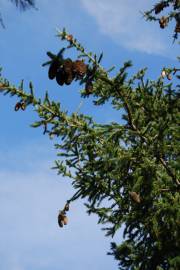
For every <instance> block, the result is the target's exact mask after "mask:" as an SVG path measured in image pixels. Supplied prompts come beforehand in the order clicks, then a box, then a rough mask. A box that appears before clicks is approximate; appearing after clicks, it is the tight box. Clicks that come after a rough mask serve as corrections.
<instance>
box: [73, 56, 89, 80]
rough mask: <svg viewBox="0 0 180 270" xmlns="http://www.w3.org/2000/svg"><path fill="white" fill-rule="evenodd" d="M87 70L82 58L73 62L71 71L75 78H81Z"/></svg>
mask: <svg viewBox="0 0 180 270" xmlns="http://www.w3.org/2000/svg"><path fill="white" fill-rule="evenodd" d="M86 71H87V65H86V64H85V63H84V62H83V61H82V60H76V61H75V62H74V63H73V73H74V75H75V76H76V78H77V79H82V78H83V77H84V75H85V74H86Z"/></svg>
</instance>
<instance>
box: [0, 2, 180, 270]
mask: <svg viewBox="0 0 180 270" xmlns="http://www.w3.org/2000/svg"><path fill="white" fill-rule="evenodd" d="M18 2H19V1H18ZM167 7H171V11H170V15H169V16H170V17H169V19H168V20H170V19H171V18H174V19H175V21H176V24H178V27H179V19H177V18H179V14H180V11H179V9H180V2H179V1H161V2H159V3H157V4H156V5H155V6H154V7H153V9H152V10H151V11H148V12H145V13H144V15H145V16H146V18H147V19H148V20H158V21H159V23H160V18H159V19H158V18H157V17H156V15H157V14H159V13H160V12H162V11H163V10H164V9H166V8H167ZM166 18H167V17H166ZM160 27H161V24H160ZM161 28H163V27H161ZM175 30H177V25H176V28H175ZM177 34H178V31H175V35H176V38H178V36H177ZM57 36H58V37H59V38H61V39H62V40H66V41H67V44H68V45H67V47H65V48H62V49H61V50H60V52H59V53H58V54H57V55H56V54H53V53H51V52H48V53H47V55H48V56H49V57H50V60H49V61H48V62H47V63H45V64H43V65H44V66H45V65H49V71H48V76H49V78H50V79H55V78H56V80H57V83H58V84H59V85H60V87H61V86H62V85H63V84H67V85H68V84H71V83H72V82H73V80H77V81H79V83H80V85H82V86H83V87H84V90H82V91H81V97H82V98H88V97H89V96H92V97H93V98H94V100H93V103H94V105H95V106H101V105H103V104H105V103H106V102H108V101H109V102H110V103H111V105H112V107H113V108H114V109H115V110H118V111H120V110H121V112H122V111H123V113H121V112H120V115H121V119H122V120H123V121H121V122H120V123H116V122H112V123H111V124H98V123H96V122H94V120H93V119H92V117H90V116H89V115H84V114H79V113H72V114H71V115H69V114H68V112H64V111H62V110H61V105H60V103H59V102H56V101H54V100H50V99H49V96H48V92H47V93H46V94H45V97H44V99H43V100H41V99H39V98H37V97H36V96H35V91H34V89H33V85H32V83H30V84H29V91H25V90H24V87H23V82H21V84H20V85H19V86H18V87H15V86H13V85H12V84H11V83H10V82H9V81H8V80H6V79H4V78H3V77H2V76H1V78H0V91H1V92H2V93H4V94H9V95H10V96H18V97H19V102H18V103H17V104H16V106H15V111H17V110H25V109H26V107H27V106H33V108H34V110H35V111H36V112H37V114H38V116H39V121H37V122H35V123H34V124H33V125H32V126H33V127H40V126H41V127H42V128H43V131H44V134H47V135H48V136H49V137H50V138H51V139H52V138H54V137H58V139H59V143H57V144H56V145H55V147H56V149H57V152H58V154H57V155H58V157H59V158H58V159H57V160H56V161H55V166H54V169H56V170H57V172H58V174H61V175H63V176H67V177H69V178H71V179H72V185H73V187H74V189H75V190H76V192H75V194H74V196H73V197H72V198H70V199H69V200H67V202H66V204H65V206H64V209H63V210H61V211H60V213H59V216H58V222H59V225H60V227H63V226H64V225H66V224H67V223H68V219H67V215H66V212H67V211H69V207H70V204H71V202H73V201H74V200H77V199H78V198H87V201H88V203H86V204H85V205H86V207H87V212H88V213H89V214H91V213H96V214H97V215H98V217H99V221H98V223H100V224H106V227H103V230H105V231H106V236H112V237H113V236H114V235H115V233H116V232H117V231H118V230H119V228H121V226H122V225H124V241H123V242H122V243H121V244H116V243H114V242H112V243H111V252H109V253H108V254H111V255H114V257H115V259H116V260H118V263H119V269H126V270H128V269H134V270H140V269H141V270H146V269H147V270H155V269H156V270H157V269H158V270H160V269H171V270H173V269H180V194H179V191H180V172H179V155H178V154H179V152H180V146H179V126H178V123H179V106H180V101H179V85H178V84H177V79H179V75H178V71H179V69H178V68H174V67H173V68H169V67H167V68H164V69H163V70H162V73H161V76H160V77H159V78H158V79H157V80H156V81H153V80H150V79H147V78H146V69H142V70H140V71H138V72H137V73H136V74H134V75H133V76H131V77H130V76H128V69H129V68H130V67H131V66H132V63H131V62H126V63H124V65H123V66H122V67H121V68H120V69H119V72H118V73H117V75H116V76H115V77H110V75H109V74H110V71H111V69H110V70H105V69H104V68H103V67H102V66H101V65H100V62H101V59H102V54H101V55H100V56H99V57H98V56H97V55H95V54H93V53H91V52H90V53H88V52H86V51H85V49H84V48H83V46H82V45H81V44H80V43H78V41H77V40H76V39H75V38H74V37H73V36H72V35H70V34H68V33H67V32H66V30H65V29H63V31H62V32H60V31H59V32H58V34H57ZM70 48H75V49H76V50H77V53H78V56H77V59H76V60H72V59H70V58H65V56H64V55H65V52H66V51H68V50H69V49H70ZM166 79H168V80H166ZM107 201H108V204H109V205H108V206H107Z"/></svg>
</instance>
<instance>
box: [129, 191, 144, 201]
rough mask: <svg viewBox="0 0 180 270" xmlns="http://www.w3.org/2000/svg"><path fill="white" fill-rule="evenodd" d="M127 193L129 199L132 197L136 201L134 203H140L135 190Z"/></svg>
mask: <svg viewBox="0 0 180 270" xmlns="http://www.w3.org/2000/svg"><path fill="white" fill-rule="evenodd" d="M129 195H130V197H131V199H132V200H133V201H134V202H136V203H140V202H141V199H140V195H139V194H137V193H136V192H134V191H131V192H129Z"/></svg>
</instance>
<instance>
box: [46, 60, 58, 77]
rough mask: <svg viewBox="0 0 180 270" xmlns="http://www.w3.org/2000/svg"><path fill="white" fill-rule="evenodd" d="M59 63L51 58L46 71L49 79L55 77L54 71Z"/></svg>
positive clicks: (55, 71)
mask: <svg viewBox="0 0 180 270" xmlns="http://www.w3.org/2000/svg"><path fill="white" fill-rule="evenodd" d="M59 66H60V63H59V61H58V60H57V59H56V60H53V61H52V63H51V64H50V67H49V71H48V77H49V79H50V80H53V79H54V78H55V77H56V73H57V71H58V69H59Z"/></svg>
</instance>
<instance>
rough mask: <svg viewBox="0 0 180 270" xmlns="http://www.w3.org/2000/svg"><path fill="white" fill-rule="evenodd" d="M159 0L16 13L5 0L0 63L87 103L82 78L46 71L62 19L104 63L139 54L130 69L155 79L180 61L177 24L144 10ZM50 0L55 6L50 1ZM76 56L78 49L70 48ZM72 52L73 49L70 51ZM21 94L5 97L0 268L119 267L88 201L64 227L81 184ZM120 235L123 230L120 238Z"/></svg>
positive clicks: (98, 114)
mask: <svg viewBox="0 0 180 270" xmlns="http://www.w3.org/2000/svg"><path fill="white" fill-rule="evenodd" d="M155 2H156V1H151V0H150V1H143V0H137V1H136V5H134V0H122V1H119V0H111V1H109V0H62V1H59V0H52V1H48V0H39V1H38V0H37V7H38V11H36V10H29V11H27V12H24V13H22V12H19V11H18V10H17V9H16V8H15V7H14V6H13V5H12V4H11V2H10V1H7V0H1V1H0V10H1V12H2V15H3V19H4V23H5V25H6V29H5V30H3V29H0V65H1V66H2V67H3V75H4V76H5V77H7V78H8V79H9V80H10V81H11V82H12V83H14V84H16V85H17V84H18V83H19V82H20V80H21V79H24V81H25V85H28V82H29V81H33V83H34V86H35V89H36V95H37V96H40V97H42V96H43V94H44V92H45V90H49V94H50V97H51V98H53V99H56V100H59V101H60V102H61V104H62V108H63V109H68V111H69V112H72V111H74V110H76V109H77V107H78V105H79V103H80V95H79V90H80V89H81V88H80V87H79V86H78V84H77V83H75V84H72V85H70V86H66V87H58V86H57V84H56V82H55V81H49V80H48V78H47V68H42V67H41V64H42V63H44V62H45V61H46V60H47V56H46V51H48V50H50V51H52V52H55V53H56V52H58V50H59V49H60V48H61V47H62V46H63V43H62V42H61V41H60V40H59V39H58V38H57V37H55V35H56V28H59V29H62V28H63V27H66V28H67V30H68V31H69V32H70V33H72V34H73V35H74V36H75V37H76V38H78V40H79V41H80V42H81V43H82V44H83V45H84V46H85V48H87V49H88V50H90V51H93V52H96V53H98V54H100V53H101V51H103V52H104V59H103V62H102V64H103V66H104V67H105V68H108V67H110V66H112V65H116V67H117V68H116V71H117V70H118V68H119V67H121V65H122V64H123V62H124V61H126V60H132V61H133V63H134V66H133V68H132V72H135V71H136V70H138V69H140V68H142V67H148V76H149V77H151V78H152V79H156V78H157V77H158V76H159V75H160V72H161V69H162V67H163V66H171V67H174V66H177V61H176V55H177V54H178V45H177V44H172V38H171V36H172V29H173V27H174V25H172V26H170V29H168V30H166V29H165V30H163V31H162V30H160V29H159V27H158V25H155V24H153V23H147V22H146V21H145V20H143V19H142V15H141V14H140V10H142V11H143V10H147V9H148V8H151V7H152V5H153V3H155ZM52 4H53V5H52ZM69 55H70V56H72V57H73V58H74V59H75V58H76V53H75V51H72V52H70V54H69ZM67 56H68V54H67ZM16 102H17V99H16V98H9V97H8V96H6V97H4V96H2V95H1V96H0V121H1V133H0V216H1V222H0V243H1V245H0V269H1V270H7V269H8V270H32V269H33V270H34V269H38V270H42V269H43V270H50V269H53V270H56V269H58V270H61V269H68V270H72V269H73V270H74V269H78V270H84V269H86V270H89V269H93V270H99V269H104V270H109V269H115V268H116V269H117V263H116V262H115V261H114V258H113V257H111V256H107V255H106V252H107V251H109V248H110V242H111V241H112V239H110V238H105V237H104V232H103V231H101V226H100V225H97V217H96V216H88V215H87V213H86V209H85V207H84V206H83V201H78V202H74V203H73V204H72V206H71V210H70V212H69V220H70V221H69V224H68V225H67V226H66V227H65V228H63V229H60V228H59V227H58V225H57V214H58V210H59V209H60V208H62V207H63V206H64V203H65V201H66V200H67V199H68V198H69V197H70V196H71V195H72V194H73V193H74V192H73V189H72V188H71V184H70V180H69V179H65V178H64V179H63V178H62V177H61V176H57V175H56V172H55V171H53V170H51V169H50V168H51V167H52V166H53V161H54V159H55V157H56V153H55V150H54V147H53V141H49V139H48V138H47V137H45V136H44V135H43V134H42V130H41V129H32V128H30V127H29V126H30V124H31V123H32V122H33V121H34V120H36V119H37V116H36V114H35V113H34V112H33V111H32V108H30V107H28V108H27V110H26V111H25V112H23V113H22V112H16V113H15V112H14V105H15V103H16ZM81 112H84V113H86V114H89V115H93V117H94V119H95V120H96V121H98V122H110V121H117V122H119V121H120V114H119V113H118V112H114V111H113V110H112V109H111V108H110V106H109V104H106V105H105V106H104V107H94V106H93V105H92V100H91V99H89V100H87V99H85V100H84V102H83V105H82V107H81ZM113 240H114V241H117V242H120V241H121V240H122V237H121V232H119V234H118V235H117V236H116V237H115V238H114V239H113Z"/></svg>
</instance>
